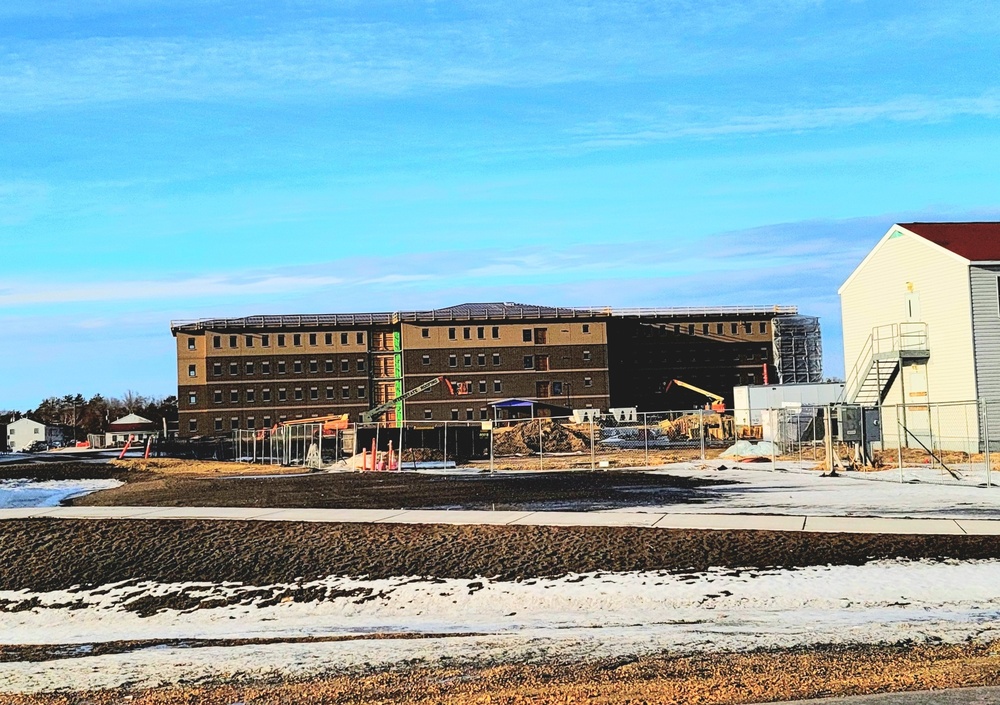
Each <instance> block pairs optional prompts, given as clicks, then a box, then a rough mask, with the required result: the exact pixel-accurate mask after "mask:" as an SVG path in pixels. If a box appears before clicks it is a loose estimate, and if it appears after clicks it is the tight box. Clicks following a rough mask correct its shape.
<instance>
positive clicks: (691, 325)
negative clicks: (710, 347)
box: [688, 323, 694, 335]
mask: <svg viewBox="0 0 1000 705" xmlns="http://www.w3.org/2000/svg"><path fill="white" fill-rule="evenodd" d="M688 335H694V323H688Z"/></svg>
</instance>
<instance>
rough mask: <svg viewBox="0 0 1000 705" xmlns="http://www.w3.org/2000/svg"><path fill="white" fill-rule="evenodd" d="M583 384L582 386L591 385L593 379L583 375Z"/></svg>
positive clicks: (592, 384)
mask: <svg viewBox="0 0 1000 705" xmlns="http://www.w3.org/2000/svg"><path fill="white" fill-rule="evenodd" d="M583 386H584V387H593V386H594V380H593V379H591V378H590V377H584V378H583Z"/></svg>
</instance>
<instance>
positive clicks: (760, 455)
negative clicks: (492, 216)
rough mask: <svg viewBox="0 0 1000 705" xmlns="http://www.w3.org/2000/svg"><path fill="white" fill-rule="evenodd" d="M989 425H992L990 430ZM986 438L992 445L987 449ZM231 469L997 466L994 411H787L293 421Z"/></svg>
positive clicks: (263, 437) (937, 471) (982, 477)
mask: <svg viewBox="0 0 1000 705" xmlns="http://www.w3.org/2000/svg"><path fill="white" fill-rule="evenodd" d="M991 416H997V418H994V419H993V422H994V423H993V424H992V428H991V425H990V420H991V418H990V417H991ZM986 438H990V439H991V441H990V443H988V444H987V443H986V440H985V439H986ZM232 442H233V450H232V454H233V456H234V457H235V458H236V459H238V460H241V461H244V462H250V463H263V464H280V465H289V466H302V467H309V468H317V469H318V468H343V469H354V470H431V469H435V468H437V469H465V470H477V471H486V470H539V471H543V470H563V469H585V468H590V469H604V468H625V467H629V468H644V467H659V466H663V465H667V464H670V463H676V462H685V461H704V460H711V459H714V458H716V457H719V456H720V455H721V456H722V457H725V458H732V459H733V460H735V461H745V460H755V461H761V460H770V461H771V462H772V463H778V462H782V463H796V462H797V463H800V464H801V467H817V468H825V469H830V468H843V469H851V470H859V471H869V472H884V471H896V473H897V475H896V477H897V479H898V480H900V481H921V482H936V481H938V480H942V481H945V482H949V483H950V482H956V481H959V482H963V483H966V484H968V483H971V484H985V485H991V484H992V482H993V475H992V471H993V470H996V469H997V467H996V463H1000V403H997V404H996V405H995V408H993V407H990V406H989V405H988V404H987V403H986V402H964V403H950V404H922V405H918V404H908V405H905V406H904V405H900V406H883V407H873V408H870V409H861V408H860V407H849V406H846V405H826V406H808V405H790V406H786V407H783V408H780V409H753V410H741V411H739V412H737V413H735V414H734V413H733V412H730V411H726V412H716V411H710V410H708V409H704V410H703V409H696V410H684V411H662V412H633V411H631V410H618V412H617V413H615V414H609V413H605V414H601V413H596V412H594V413H590V412H589V410H588V412H587V413H586V414H582V415H580V416H575V417H543V418H524V419H507V420H495V421H447V422H441V421H426V422H414V423H406V424H404V425H403V426H402V427H395V426H387V425H382V424H348V425H347V428H342V429H335V430H331V429H330V428H329V427H324V425H323V424H321V423H291V424H285V425H283V426H281V427H278V428H275V429H269V430H256V431H254V430H247V431H235V432H234V434H233V441H232Z"/></svg>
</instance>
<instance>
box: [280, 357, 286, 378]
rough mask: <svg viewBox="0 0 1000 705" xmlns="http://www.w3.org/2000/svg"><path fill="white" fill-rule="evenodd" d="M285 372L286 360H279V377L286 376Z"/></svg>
mask: <svg viewBox="0 0 1000 705" xmlns="http://www.w3.org/2000/svg"><path fill="white" fill-rule="evenodd" d="M285 370H286V367H285V361H284V360H278V374H279V375H283V374H285Z"/></svg>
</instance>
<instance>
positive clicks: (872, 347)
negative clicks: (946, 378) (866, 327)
mask: <svg viewBox="0 0 1000 705" xmlns="http://www.w3.org/2000/svg"><path fill="white" fill-rule="evenodd" d="M930 355H931V353H930V348H929V347H928V344H927V324H926V323H892V324H889V325H885V326H876V327H875V328H873V329H872V332H871V335H869V336H868V340H867V341H866V342H865V346H864V348H862V350H861V354H860V355H859V356H858V360H857V362H855V363H854V368H853V369H852V370H851V373H850V374H849V375H848V376H847V384H846V386H845V387H844V397H843V400H844V402H846V403H848V404H860V405H862V406H875V405H878V404H881V403H882V402H883V401H884V400H885V397H886V395H887V394H888V393H889V390H890V389H892V385H893V382H895V381H896V378H897V377H898V376H899V371H900V369H902V367H903V366H904V365H909V364H913V363H918V364H920V363H926V362H927V360H928V358H930Z"/></svg>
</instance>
